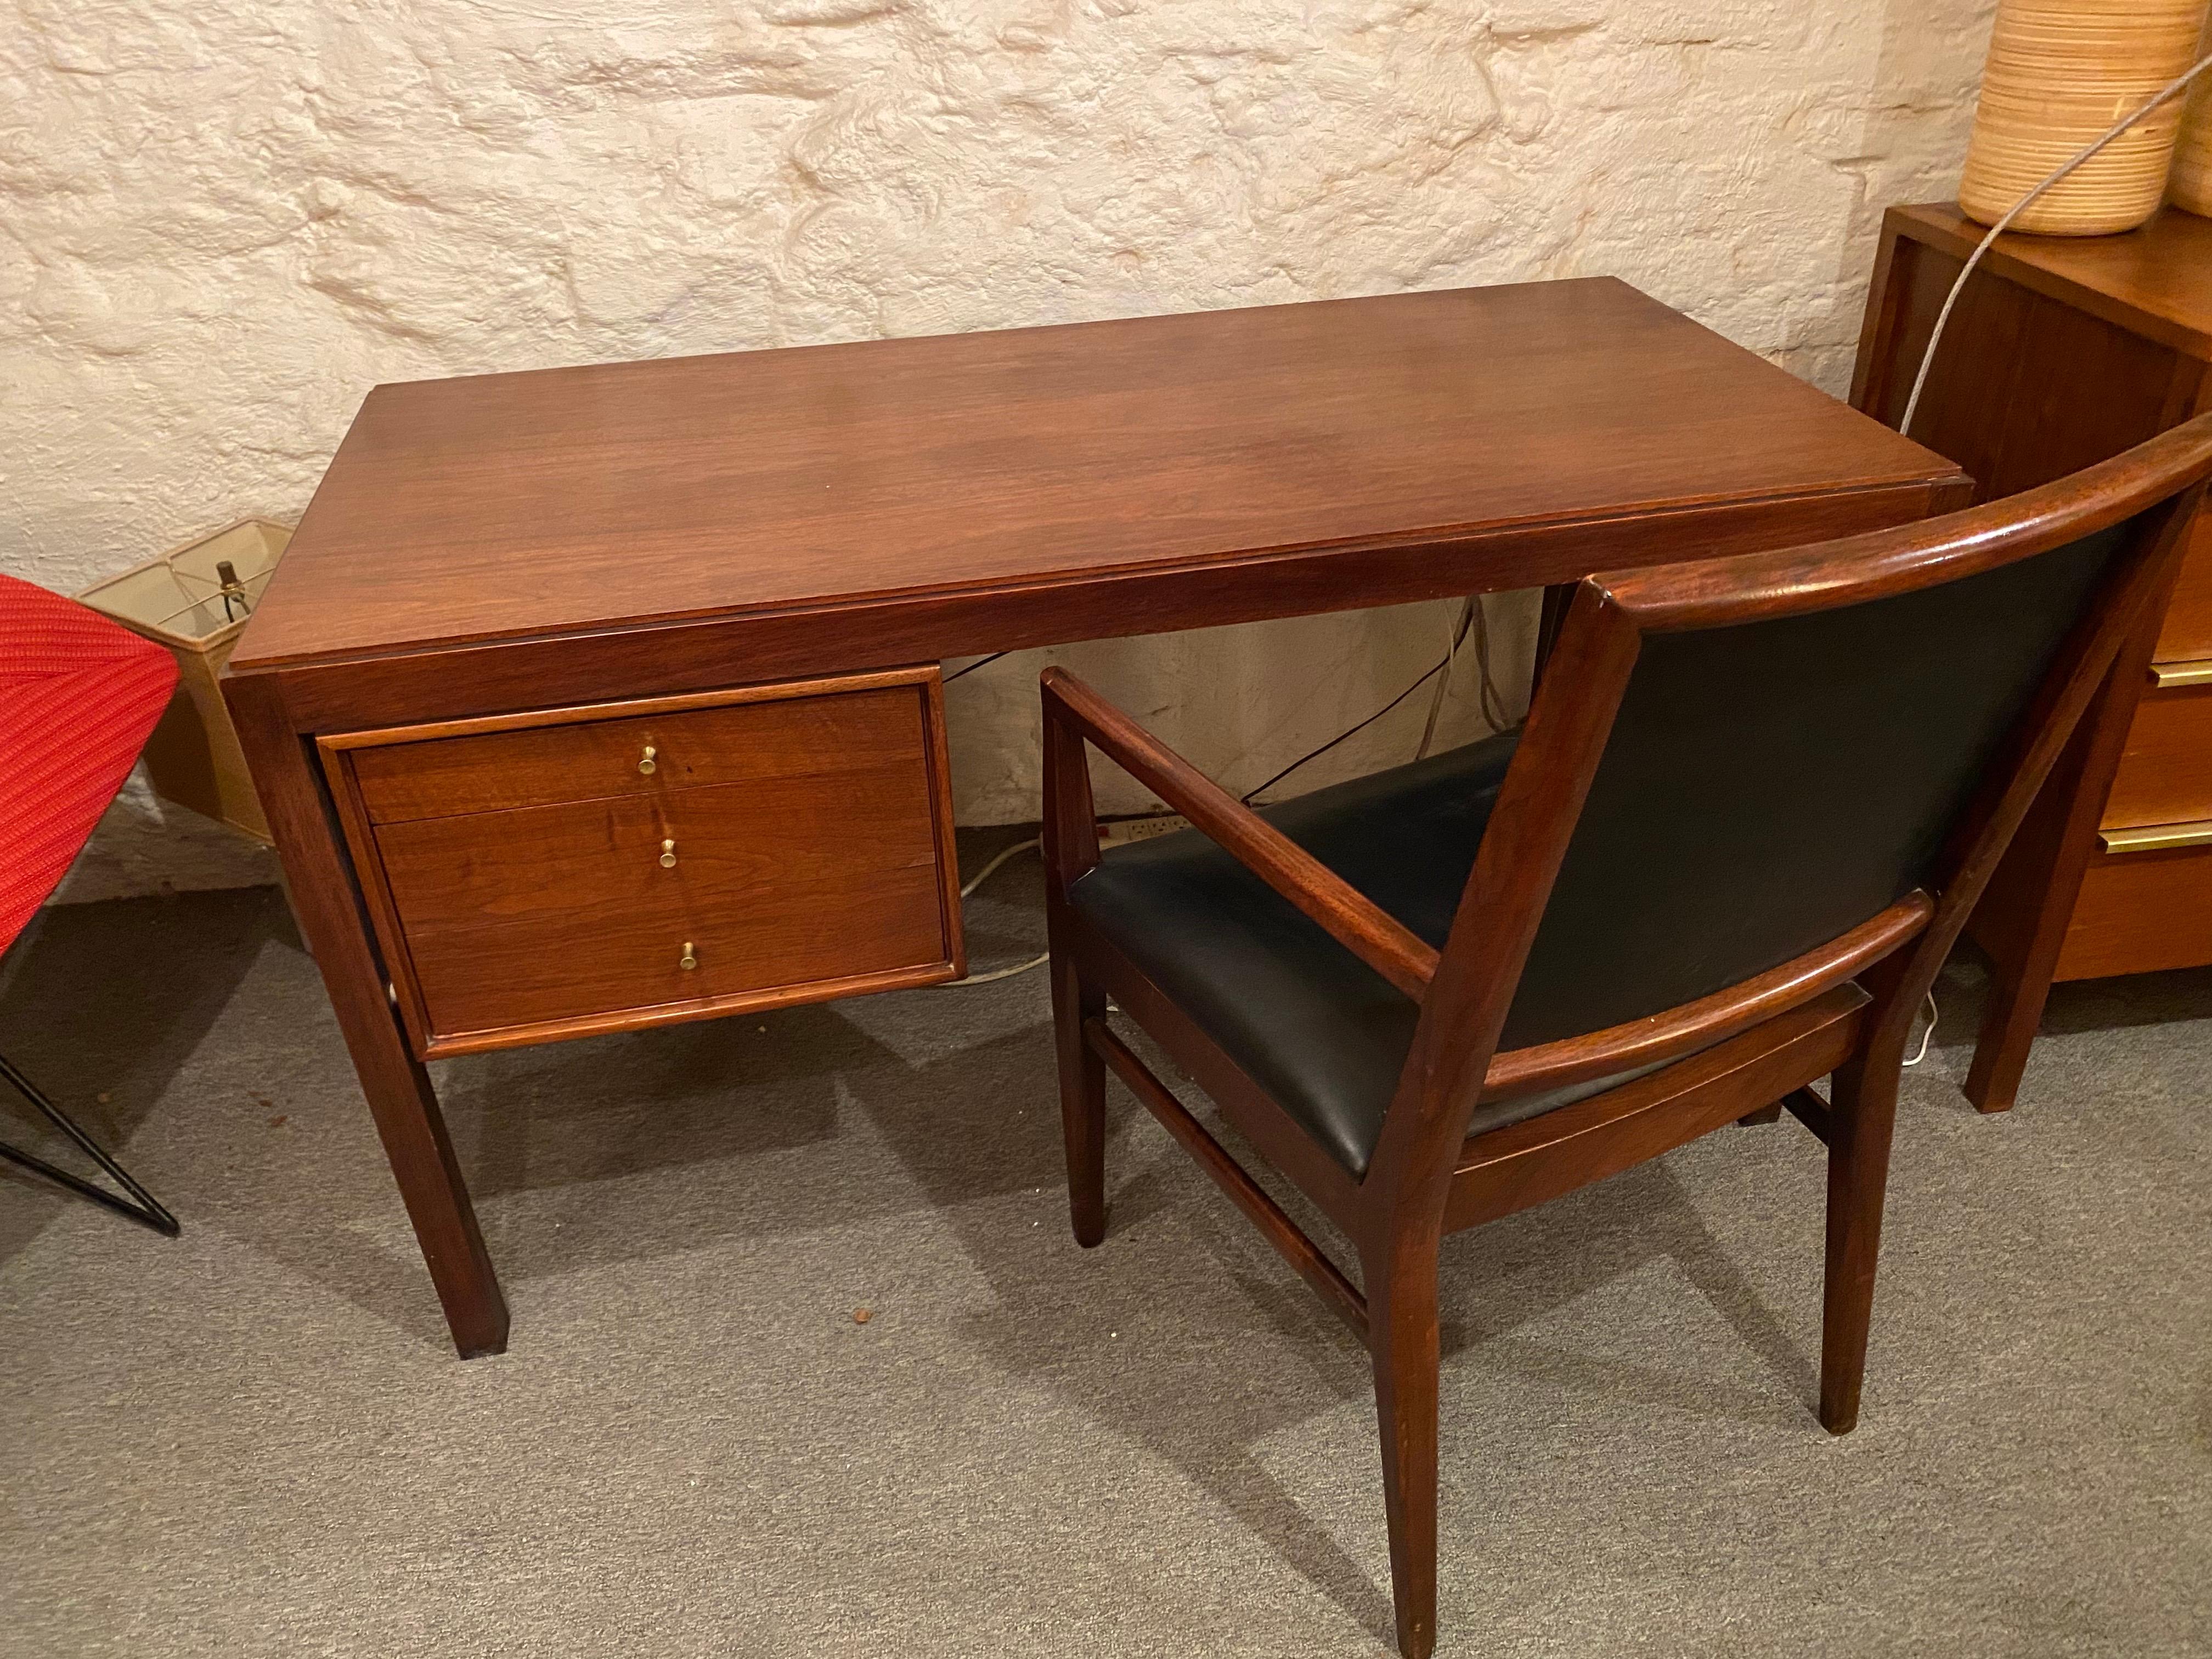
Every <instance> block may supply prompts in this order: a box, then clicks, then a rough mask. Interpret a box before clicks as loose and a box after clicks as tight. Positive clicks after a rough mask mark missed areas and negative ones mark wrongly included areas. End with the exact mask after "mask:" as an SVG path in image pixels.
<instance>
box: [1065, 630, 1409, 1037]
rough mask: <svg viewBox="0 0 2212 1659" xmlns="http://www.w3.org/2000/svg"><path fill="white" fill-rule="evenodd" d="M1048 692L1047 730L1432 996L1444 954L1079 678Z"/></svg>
mask: <svg viewBox="0 0 2212 1659" xmlns="http://www.w3.org/2000/svg"><path fill="white" fill-rule="evenodd" d="M1040 687H1041V690H1042V692H1043V696H1044V717H1045V720H1046V722H1047V724H1048V725H1051V724H1053V723H1055V722H1057V723H1059V724H1061V725H1064V726H1068V727H1070V728H1072V729H1073V731H1074V732H1077V733H1078V734H1079V735H1080V736H1081V737H1082V738H1084V739H1085V740H1086V741H1087V742H1089V743H1090V744H1092V745H1093V746H1094V747H1096V748H1097V750H1099V751H1100V752H1101V753H1103V754H1104V755H1105V756H1106V757H1107V758H1109V760H1111V761H1112V762H1113V763H1115V765H1117V766H1119V767H1120V768H1121V769H1122V770H1123V771H1125V772H1127V773H1128V774H1129V775H1130V776H1132V777H1133V778H1135V779H1137V780H1138V781H1139V782H1141V783H1143V784H1145V785H1146V787H1149V788H1150V789H1151V790H1152V792H1153V793H1155V794H1157V795H1158V796H1159V798H1160V799H1162V800H1164V801H1165V802H1166V803H1167V804H1168V805H1170V806H1172V807H1174V808H1175V810H1176V811H1178V812H1180V813H1182V815H1183V817H1187V818H1188V819H1189V820H1190V821H1191V823H1192V824H1193V825H1194V827H1195V828H1197V829H1199V830H1200V832H1201V833H1203V834H1204V835H1206V836H1208V837H1209V838H1211V839H1212V841H1213V842H1215V843H1216V844H1217V845H1218V846H1219V847H1220V848H1221V849H1222V850H1223V851H1224V852H1225V853H1227V854H1229V855H1230V856H1231V857H1232V858H1234V859H1235V860H1237V862H1238V863H1239V864H1242V865H1243V866H1244V867H1245V868H1246V869H1248V870H1249V871H1250V872H1252V873H1253V874H1254V875H1255V876H1257V877H1259V878H1260V879H1261V880H1262V881H1264V882H1266V883H1267V885H1268V886H1270V887H1272V888H1273V889H1274V890H1276V891H1277V892H1278V893H1280V894H1281V895H1282V896H1284V897H1285V898H1286V899H1288V900H1289V901H1290V902H1291V903H1292V904H1294V905H1296V906H1297V908H1298V909H1299V910H1300V911H1302V912H1303V913H1304V915H1307V916H1308V917H1310V918H1311V919H1312V920H1313V921H1315V922H1316V923H1317V924H1318V925H1320V926H1321V927H1323V928H1325V929H1327V930H1328V933H1329V934H1330V936H1331V937H1332V938H1334V939H1336V940H1337V942H1338V943H1340V945H1343V946H1344V947H1345V949H1346V950H1348V951H1351V952H1352V954H1353V955H1354V956H1356V957H1358V958H1359V959H1360V960H1361V961H1362V962H1364V963H1366V964H1367V965H1368V966H1369V967H1370V968H1372V969H1374V970H1375V971H1376V973H1378V974H1380V975H1383V978H1384V979H1386V980H1388V981H1390V983H1391V984H1392V985H1394V986H1395V987H1397V988H1398V989H1399V990H1401V991H1402V992H1404V993H1405V994H1407V996H1409V997H1411V998H1413V1000H1414V1001H1416V1002H1419V1000H1421V999H1422V997H1423V996H1424V995H1425V994H1427V991H1428V988H1429V981H1430V980H1431V979H1432V978H1434V977H1435V976H1436V971H1437V953H1436V951H1435V950H1434V949H1432V948H1431V946H1430V945H1428V944H1427V943H1426V942H1425V940H1423V939H1421V938H1420V937H1419V935H1418V934H1416V933H1413V930H1412V929H1411V928H1409V927H1406V925H1405V924H1404V923H1402V922H1401V921H1399V920H1398V919H1397V918H1396V917H1395V916H1393V915H1390V914H1389V912H1388V911H1386V910H1384V909H1383V908H1382V907H1381V906H1380V905H1378V904H1376V903H1375V902H1373V901H1372V900H1371V899H1370V898H1368V897H1367V896H1366V895H1365V894H1364V893H1362V892H1360V891H1359V890H1358V888H1356V887H1354V886H1352V884H1351V883H1349V882H1347V881H1346V880H1345V879H1344V878H1343V877H1341V876H1340V875H1338V874H1337V873H1336V872H1334V870H1331V869H1330V868H1329V867H1328V866H1327V865H1325V864H1323V863H1322V861H1321V860H1319V859H1316V857H1314V855H1313V854H1310V853H1309V852H1307V851H1306V850H1305V848H1303V847H1300V846H1299V845H1298V844H1297V842H1294V841H1292V840H1291V838H1290V837H1289V836H1285V834H1284V833H1283V832H1282V831H1281V830H1279V829H1276V828H1275V826H1274V825H1273V824H1272V823H1268V822H1267V819H1265V818H1263V817H1261V816H1260V815H1259V814H1258V813H1257V812H1255V811H1253V810H1252V809H1251V808H1250V807H1249V806H1247V805H1244V803H1243V801H1240V800H1238V799H1237V797H1236V796H1234V795H1232V794H1231V793H1229V792H1228V791H1227V790H1225V789H1224V788H1223V787H1221V786H1220V785H1219V784H1218V783H1216V782H1214V781H1213V780H1212V779H1211V778H1209V777H1207V776H1206V775H1205V774H1204V773H1203V772H1200V770H1199V769H1197V768H1196V767H1194V766H1193V765H1192V764H1191V763H1189V762H1188V761H1187V760H1185V759H1183V757H1182V756H1180V755H1178V754H1176V752H1175V751H1174V750H1172V749H1170V748H1169V747H1167V745H1166V744H1163V743H1161V742H1160V741H1159V739H1158V738H1155V737H1153V736H1152V733H1151V732H1147V731H1146V730H1145V728H1144V727H1143V726H1139V725H1138V724H1137V723H1136V722H1135V721H1134V720H1131V719H1130V718H1129V717H1128V716H1127V714H1123V713H1122V712H1121V710H1120V709H1118V708H1115V706H1114V705H1113V704H1112V703H1110V702H1107V701H1106V699H1105V698H1103V697H1102V696H1099V695H1098V693H1097V692H1096V691H1094V690H1091V688H1090V687H1089V686H1087V685H1085V684H1084V683H1083V682H1082V681H1081V680H1079V679H1077V678H1075V677H1074V676H1073V674H1070V673H1068V672H1066V671H1065V670H1063V669H1059V668H1048V669H1047V670H1045V671H1044V675H1043V678H1042V681H1041V682H1040ZM1058 805H1059V803H1058V802H1048V803H1047V804H1046V810H1047V811H1055V810H1056V808H1057V807H1058Z"/></svg>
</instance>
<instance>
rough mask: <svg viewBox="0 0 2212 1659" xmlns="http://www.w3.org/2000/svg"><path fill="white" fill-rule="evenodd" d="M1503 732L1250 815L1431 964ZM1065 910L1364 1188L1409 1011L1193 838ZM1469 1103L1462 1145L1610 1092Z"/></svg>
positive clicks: (1502, 761)
mask: <svg viewBox="0 0 2212 1659" xmlns="http://www.w3.org/2000/svg"><path fill="white" fill-rule="evenodd" d="M1518 741H1519V734H1518V733H1517V732H1506V733H1504V734H1502V735H1500V736H1498V737H1495V738H1486V739H1485V740H1483V741H1482V742H1480V743H1476V744H1468V746H1467V747H1466V748H1464V749H1455V750H1450V751H1449V752H1447V753H1445V754H1442V755H1435V756H1431V757H1430V758H1428V759H1427V760H1424V761H1416V762H1414V763H1413V764H1411V765H1409V766H1400V767H1395V768H1393V769H1391V770H1389V771H1387V772H1380V773H1377V774H1376V775H1373V776H1371V777H1366V778H1359V779H1355V780H1354V781H1352V782H1350V783H1341V784H1337V785H1335V786H1334V787H1331V788H1327V789H1317V790H1316V791H1315V792H1314V793H1311V794H1309V795H1302V796H1300V797H1299V798H1298V799H1296V800H1294V801H1289V802H1286V803H1285V804H1284V805H1280V806H1272V807H1268V808H1267V809H1265V810H1264V811H1262V813H1261V817H1265V818H1267V820H1268V822H1270V823H1273V825H1274V826H1275V827H1276V828H1277V829H1280V830H1281V831H1282V832H1283V833H1284V834H1285V835H1286V836H1289V837H1290V838H1291V840H1292V841H1294V842H1297V843H1298V845H1299V846H1301V847H1303V848H1305V850H1306V851H1307V852H1309V853H1310V854H1313V855H1314V856H1315V857H1316V858H1317V859H1319V860H1321V861H1322V863H1323V864H1325V865H1327V866H1328V867H1329V868H1330V869H1332V870H1334V872H1336V873H1337V874H1338V875H1340V876H1341V877H1343V878H1345V880H1346V881H1347V882H1349V883H1351V884H1352V886H1354V887H1356V888H1358V890H1359V891H1360V892H1362V893H1364V895H1365V896H1367V897H1368V898H1370V899H1371V900H1373V901H1374V902H1376V904H1377V905H1379V906H1381V907H1382V908H1383V909H1384V910H1387V911H1389V913H1390V914H1391V915H1394V916H1395V917H1396V918H1397V919H1398V920H1399V921H1401V922H1403V923H1404V924H1405V925H1406V926H1407V927H1408V928H1410V929H1411V930H1412V931H1413V933H1416V934H1418V935H1419V937H1421V938H1422V939H1426V940H1427V941H1428V942H1429V943H1430V944H1431V945H1436V946H1437V947H1438V948H1439V949H1441V948H1442V947H1443V942H1444V936H1445V934H1446V933H1449V931H1450V928H1451V922H1452V916H1453V914H1454V912H1455V911H1456V910H1457V909H1458V908H1459V899H1460V893H1461V890H1462V889H1463V888H1464V887H1465V886H1466V885H1467V877H1468V872H1469V871H1470V870H1472V869H1473V868H1474V854H1475V848H1477V847H1478V846H1479V845H1480V843H1481V841H1482V832H1483V828H1484V826H1485V825H1486V824H1487V823H1489V821H1490V811H1491V808H1492V806H1494V805H1496V804H1497V801H1498V787H1499V785H1500V784H1502V783H1503V782H1504V778H1505V769H1506V766H1507V764H1508V763H1510V761H1511V760H1512V758H1513V750H1514V747H1515V745H1516V743H1517V742H1518ZM1069 899H1070V902H1072V903H1073V906H1074V908H1075V909H1076V910H1077V912H1078V913H1079V914H1080V915H1082V916H1083V917H1084V919H1085V921H1089V922H1090V923H1091V925H1092V926H1093V927H1096V928H1097V929H1098V931H1099V932H1100V933H1103V934H1104V935H1105V936H1106V937H1107V938H1108V939H1110V940H1112V941H1113V942H1114V944H1115V945H1117V946H1119V947H1120V948H1121V951H1123V953H1124V954H1126V955H1127V957H1129V958H1130V959H1131V960H1132V961H1133V962H1134V963H1136V964H1137V965H1138V966H1139V968H1141V969H1144V971H1145V972H1146V975H1149V976H1150V977H1151V978H1152V981H1154V982H1155V983H1156V984H1158V986H1159V987H1160V988H1161V989H1162V990H1163V991H1164V992H1166V993H1167V994H1169V995H1170V997H1172V998H1173V999H1174V1000H1176V1003H1177V1004H1179V1005H1180V1006H1182V1009H1183V1010H1184V1012H1187V1013H1188V1015H1189V1016H1190V1018H1192V1019H1193V1020H1194V1021H1195V1022H1196V1023H1197V1024H1198V1025H1199V1026H1200V1028H1201V1029H1202V1030H1205V1032H1206V1034H1207V1035H1208V1036H1211V1037H1212V1039H1213V1041H1214V1042H1217V1043H1218V1044H1219V1045H1220V1046H1221V1048H1223V1049H1224V1050H1225V1052H1226V1053H1227V1054H1229V1056H1230V1057H1231V1059H1233V1060H1236V1061H1237V1064H1238V1065H1239V1066H1242V1067H1243V1069H1244V1070H1245V1071H1246V1072H1247V1073H1249V1074H1250V1075H1251V1077H1252V1078H1253V1079H1254V1080H1255V1081H1256V1082H1257V1083H1258V1084H1259V1085H1261V1087H1262V1088H1263V1089H1265V1090H1266V1091H1267V1093H1268V1094H1269V1095H1270V1096H1272V1097H1273V1098H1274V1099H1275V1101H1276V1102H1277V1103H1279V1104H1280V1105H1281V1106H1282V1108H1283V1109H1284V1110H1285V1111H1286V1112H1288V1113H1289V1114H1290V1115H1291V1116H1292V1117H1293V1118H1295V1119H1296V1120H1297V1121H1298V1122H1299V1123H1300V1124H1302V1125H1303V1126H1304V1127H1305V1129H1306V1131H1307V1132H1308V1133H1310V1134H1311V1135H1312V1136H1313V1137H1314V1139H1316V1140H1317V1141H1319V1142H1320V1143H1321V1144H1322V1146H1324V1147H1326V1148H1327V1149H1328V1152H1330V1153H1331V1154H1332V1155H1333V1156H1334V1157H1335V1158H1336V1159H1337V1160H1338V1161H1339V1162H1340V1163H1341V1164H1343V1165H1344V1166H1345V1168H1346V1169H1347V1170H1350V1171H1351V1172H1352V1174H1353V1175H1355V1176H1360V1175H1364V1174H1365V1173H1366V1172H1367V1164H1368V1160H1369V1158H1370V1157H1372V1156H1373V1154H1374V1151H1375V1143H1376V1139H1377V1138H1378V1137H1379V1136H1380V1135H1381V1133H1382V1132H1383V1112H1384V1111H1385V1109H1387V1108H1388V1107H1389V1104H1390V1097H1391V1095H1392V1094H1393V1093H1394V1092H1395V1091H1396V1088H1397V1086H1398V1074H1399V1073H1400V1072H1401V1070H1402V1069H1403V1068H1404V1066H1405V1063H1406V1054H1407V1050H1408V1049H1409V1048H1412V1046H1413V1026H1414V1024H1415V1022H1416V1020H1417V1019H1418V1018H1419V1012H1420V1011H1419V1008H1418V1007H1416V1006H1415V1005H1414V1004H1413V1002H1412V1000H1409V999H1408V998H1407V997H1406V996H1404V995H1403V994H1401V993H1400V992H1399V991H1397V990H1396V989H1395V987H1393V986H1392V985H1391V984H1390V982H1389V981H1388V980H1385V979H1384V978H1383V976H1382V975H1379V974H1377V973H1376V971H1375V970H1374V969H1371V968H1370V967H1369V966H1368V965H1367V964H1366V963H1364V962H1362V961H1360V960H1359V958H1358V957H1355V956H1354V955H1352V952H1351V951H1347V950H1346V949H1345V948H1344V946H1343V945H1340V944H1338V943H1337V942H1336V940H1334V939H1332V938H1330V937H1329V935H1328V933H1326V932H1324V931H1323V930H1322V927H1320V926H1319V925H1318V924H1317V923H1316V922H1313V921H1309V920H1308V919H1307V918H1306V917H1305V916H1304V915H1301V914H1300V913H1299V911H1298V910H1297V907H1296V906H1294V905H1292V904H1291V902H1290V901H1289V900H1287V899H1285V898H1284V897H1283V896H1281V895H1280V894H1279V893H1277V892H1276V891H1275V890H1274V889H1273V888H1271V887H1269V886H1268V885H1267V884H1266V883H1265V882H1263V881H1261V879H1260V878H1258V877H1257V876H1255V875H1254V874H1252V873H1251V872H1249V870H1247V869H1245V868H1244V866H1243V865H1241V864H1239V863H1237V860H1235V859H1233V858H1231V856H1230V855H1229V854H1226V853H1225V852H1223V851H1222V850H1221V848H1218V846H1216V845H1215V844H1214V843H1213V842H1211V841H1209V840H1208V839H1206V837H1205V836H1202V835H1200V833H1199V832H1198V831H1196V830H1194V829H1187V830H1183V831H1182V832H1181V833H1179V834H1176V835H1172V836H1161V837H1160V838H1159V839H1158V840H1157V841H1152V842H1139V843H1138V844H1137V845H1135V846H1133V847H1125V848H1115V849H1113V850H1111V851H1109V853H1107V854H1106V855H1105V857H1104V858H1103V860H1101V861H1100V863H1099V864H1098V866H1097V868H1095V869H1093V870H1091V871H1090V872H1088V873H1087V874H1085V876H1083V877H1082V878H1080V879H1079V880H1078V881H1077V882H1076V883H1075V884H1074V886H1073V889H1071V890H1070V892H1069ZM1632 1075H1634V1073H1629V1074H1626V1075H1625V1076H1623V1077H1620V1078H1607V1079H1601V1080H1600V1081H1598V1082H1595V1083H1589V1084H1584V1085H1580V1086H1578V1087H1576V1088H1572V1089H1563V1090H1555V1091H1551V1092H1549V1093H1546V1094H1541V1095H1533V1096H1528V1097H1522V1099H1519V1100H1512V1101H1505V1102H1500V1103H1497V1104H1495V1105H1492V1104H1491V1103H1487V1102H1485V1103H1478V1105H1477V1106H1476V1108H1475V1113H1474V1121H1472V1123H1471V1124H1470V1126H1469V1129H1470V1133H1479V1132H1480V1131H1481V1130H1484V1129H1492V1128H1497V1127H1500V1126H1502V1125H1504V1124H1507V1123H1517V1122H1520V1121H1522V1120H1523V1119H1526V1118H1530V1117H1534V1116H1536V1115H1539V1114H1541V1113H1543V1112H1547V1111H1549V1110H1552V1109H1554V1108H1555V1107H1559V1106H1564V1105H1566V1104H1568V1103H1570V1102H1571V1101H1574V1100H1580V1099H1583V1098H1586V1097H1589V1096H1590V1095H1593V1094H1595V1093H1597V1092H1599V1091H1601V1090H1603V1089H1607V1088H1610V1087H1613V1085H1616V1084H1618V1083H1621V1082H1624V1081H1626V1079H1627V1076H1632Z"/></svg>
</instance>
